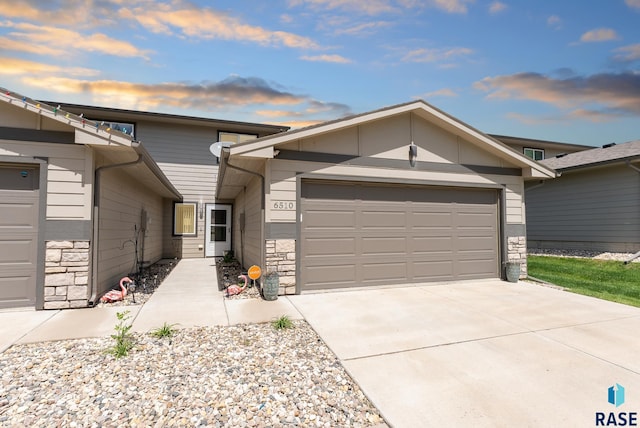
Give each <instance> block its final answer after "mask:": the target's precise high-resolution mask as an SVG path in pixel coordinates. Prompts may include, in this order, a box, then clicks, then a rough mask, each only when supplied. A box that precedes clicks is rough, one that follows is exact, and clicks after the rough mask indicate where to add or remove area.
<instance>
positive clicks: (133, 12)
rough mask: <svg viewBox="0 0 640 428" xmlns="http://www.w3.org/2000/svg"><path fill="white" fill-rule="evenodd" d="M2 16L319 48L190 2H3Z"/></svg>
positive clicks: (52, 23)
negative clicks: (132, 26)
mask: <svg viewBox="0 0 640 428" xmlns="http://www.w3.org/2000/svg"><path fill="white" fill-rule="evenodd" d="M52 3H53V4H52ZM0 16H4V17H5V18H9V19H24V20H29V21H32V22H35V23H41V24H44V25H46V26H55V25H64V26H69V25H71V26H73V28H76V29H80V28H82V29H85V28H95V27H99V26H108V27H115V26H116V25H122V24H123V23H125V24H129V23H137V24H139V25H140V26H142V27H143V28H145V29H146V30H147V31H150V32H152V33H156V34H166V35H170V36H179V37H183V38H192V39H223V40H237V41H246V42H252V43H258V44H260V45H263V46H284V47H289V48H304V49H317V48H319V46H318V45H317V43H316V42H314V41H313V40H311V39H310V38H308V37H304V36H300V35H297V34H294V33H289V32H285V31H272V30H269V29H265V28H262V27H260V26H254V25H250V24H247V23H246V22H244V21H242V20H241V19H239V18H236V17H234V16H231V15H229V14H227V13H224V12H220V11H217V10H215V9H212V8H209V7H200V6H197V5H195V4H193V3H191V2H189V1H186V0H172V1H170V2H158V1H155V0H129V1H127V2H123V1H120V0H102V1H85V0H61V1H60V0H59V1H55V2H43V1H42V0H21V1H20V2H16V1H15V0H0Z"/></svg>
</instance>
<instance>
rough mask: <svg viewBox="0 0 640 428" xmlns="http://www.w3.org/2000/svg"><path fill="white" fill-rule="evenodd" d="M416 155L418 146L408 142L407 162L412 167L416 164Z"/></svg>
mask: <svg viewBox="0 0 640 428" xmlns="http://www.w3.org/2000/svg"><path fill="white" fill-rule="evenodd" d="M417 157H418V146H416V145H415V144H413V141H412V142H411V144H409V164H410V165H411V166H412V167H414V166H416V158H417Z"/></svg>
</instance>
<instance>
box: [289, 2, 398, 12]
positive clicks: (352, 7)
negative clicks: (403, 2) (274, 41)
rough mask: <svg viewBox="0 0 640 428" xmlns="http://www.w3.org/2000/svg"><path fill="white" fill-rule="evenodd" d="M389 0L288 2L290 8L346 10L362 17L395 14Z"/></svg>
mask: <svg viewBox="0 0 640 428" xmlns="http://www.w3.org/2000/svg"><path fill="white" fill-rule="evenodd" d="M392 3H393V2H392V1H390V0H367V1H362V0H289V6H290V7H297V6H308V7H310V8H311V9H314V10H334V9H340V10H346V11H350V12H357V13H360V14H364V15H380V14H383V13H389V12H395V11H397V9H396V7H395V6H394V5H393V4H392Z"/></svg>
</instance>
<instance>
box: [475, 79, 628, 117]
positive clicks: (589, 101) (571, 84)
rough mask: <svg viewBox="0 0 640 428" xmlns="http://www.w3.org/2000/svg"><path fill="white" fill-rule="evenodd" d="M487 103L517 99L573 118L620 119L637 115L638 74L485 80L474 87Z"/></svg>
mask: <svg viewBox="0 0 640 428" xmlns="http://www.w3.org/2000/svg"><path fill="white" fill-rule="evenodd" d="M474 87H475V88H476V89H478V90H481V91H484V92H487V93H488V95H487V98H490V99H503V100H509V99H520V100H531V101H538V102H542V103H546V104H550V105H552V106H554V107H557V108H559V109H561V110H565V111H572V110H573V111H574V113H573V115H574V117H582V118H588V117H589V115H587V114H586V113H585V112H586V111H588V110H590V111H591V113H590V116H591V117H592V118H593V117H595V115H596V113H598V114H599V117H600V118H602V117H605V116H608V117H621V116H629V115H638V114H640V74H639V73H630V72H628V73H603V74H595V75H592V76H586V77H580V76H578V77H570V78H566V79H562V78H559V79H554V78H550V77H548V76H544V75H542V74H538V73H518V74H512V75H505V76H496V77H486V78H484V79H482V80H481V81H478V82H476V83H475V84H474Z"/></svg>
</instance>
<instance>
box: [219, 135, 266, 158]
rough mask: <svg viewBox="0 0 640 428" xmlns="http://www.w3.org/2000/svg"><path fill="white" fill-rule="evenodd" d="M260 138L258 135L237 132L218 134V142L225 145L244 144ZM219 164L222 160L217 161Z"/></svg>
mask: <svg viewBox="0 0 640 428" xmlns="http://www.w3.org/2000/svg"><path fill="white" fill-rule="evenodd" d="M256 138H258V136H257V135H256V134H238V133H236V132H218V141H221V142H223V143H231V144H237V143H244V142H245V141H249V140H255V139H256ZM216 162H217V163H220V158H218V159H216Z"/></svg>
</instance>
